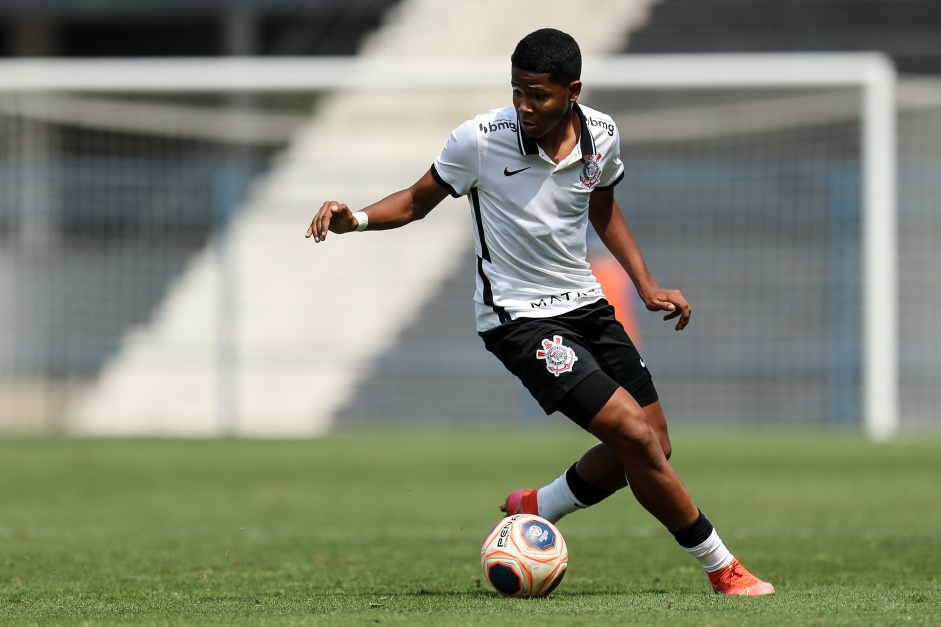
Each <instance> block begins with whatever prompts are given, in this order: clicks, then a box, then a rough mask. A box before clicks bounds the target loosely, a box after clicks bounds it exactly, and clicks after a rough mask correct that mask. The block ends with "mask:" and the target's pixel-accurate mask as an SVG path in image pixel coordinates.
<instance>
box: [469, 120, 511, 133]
mask: <svg viewBox="0 0 941 627" xmlns="http://www.w3.org/2000/svg"><path fill="white" fill-rule="evenodd" d="M477 127H478V128H479V129H480V132H481V133H483V134H484V135H486V134H487V133H496V132H497V131H506V130H510V131H513V132H514V133H515V132H516V122H514V121H511V120H494V121H493V122H488V123H486V124H484V123H483V122H481V123H480V124H478V125H477Z"/></svg>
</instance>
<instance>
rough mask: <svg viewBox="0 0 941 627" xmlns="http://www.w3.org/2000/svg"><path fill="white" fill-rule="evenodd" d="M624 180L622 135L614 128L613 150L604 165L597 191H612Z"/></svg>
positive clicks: (609, 152)
mask: <svg viewBox="0 0 941 627" xmlns="http://www.w3.org/2000/svg"><path fill="white" fill-rule="evenodd" d="M622 178H624V163H622V162H621V133H620V132H619V131H618V130H617V127H614V135H613V137H612V143H611V149H610V150H609V151H608V157H607V158H606V159H605V160H604V162H603V163H602V171H601V180H599V181H598V185H597V186H596V187H595V189H611V188H612V187H614V186H615V185H617V184H618V183H620V182H621V179H622Z"/></svg>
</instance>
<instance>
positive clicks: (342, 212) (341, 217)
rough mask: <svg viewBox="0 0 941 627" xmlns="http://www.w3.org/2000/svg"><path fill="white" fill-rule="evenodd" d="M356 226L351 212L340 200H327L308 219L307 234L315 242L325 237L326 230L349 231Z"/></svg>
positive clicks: (335, 231)
mask: <svg viewBox="0 0 941 627" xmlns="http://www.w3.org/2000/svg"><path fill="white" fill-rule="evenodd" d="M356 227H357V224H356V220H355V219H354V218H353V212H352V211H351V210H350V208H349V207H347V206H346V205H345V204H343V203H342V202H337V201H336V200H328V201H327V202H325V203H324V204H323V206H322V207H320V211H318V212H317V215H315V216H314V219H313V220H311V221H310V226H309V227H307V235H305V236H304V237H313V238H314V241H315V242H322V241H323V240H325V239H327V231H332V232H334V233H349V232H350V231H353V230H355V229H356Z"/></svg>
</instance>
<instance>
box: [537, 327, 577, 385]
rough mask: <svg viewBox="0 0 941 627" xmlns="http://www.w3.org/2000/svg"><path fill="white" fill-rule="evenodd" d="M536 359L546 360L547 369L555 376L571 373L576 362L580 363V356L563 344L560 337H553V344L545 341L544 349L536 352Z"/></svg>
mask: <svg viewBox="0 0 941 627" xmlns="http://www.w3.org/2000/svg"><path fill="white" fill-rule="evenodd" d="M536 358H537V359H545V360H546V368H547V369H548V370H549V372H551V373H552V374H554V375H555V376H559V375H560V374H562V373H563V372H571V371H572V367H573V366H574V365H575V362H576V361H578V355H576V354H575V351H574V350H572V349H571V348H569V347H568V346H566V345H565V344H563V343H562V336H560V335H555V336H553V337H552V341H551V342H550V341H549V340H543V341H542V348H541V349H539V350H537V351H536Z"/></svg>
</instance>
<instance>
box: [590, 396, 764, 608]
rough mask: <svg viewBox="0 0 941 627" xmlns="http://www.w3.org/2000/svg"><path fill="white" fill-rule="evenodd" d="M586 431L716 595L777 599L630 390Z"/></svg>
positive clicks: (613, 401) (607, 405)
mask: <svg viewBox="0 0 941 627" xmlns="http://www.w3.org/2000/svg"><path fill="white" fill-rule="evenodd" d="M586 428H587V430H588V431H589V433H591V434H592V435H594V436H595V437H597V438H598V439H599V440H601V442H603V443H604V444H606V445H607V447H608V448H609V449H610V450H611V451H613V452H614V453H615V455H617V457H618V459H619V460H620V461H621V464H622V465H623V468H624V474H625V475H626V477H627V480H628V482H629V484H630V488H631V491H632V492H633V493H634V497H635V498H636V499H637V501H638V502H639V503H640V504H641V505H642V506H643V507H644V508H645V509H646V510H647V511H649V512H650V513H651V514H653V516H654V517H655V518H656V519H657V520H658V521H660V523H661V524H662V525H663V526H664V527H666V528H667V530H668V531H670V532H671V533H672V534H673V537H674V538H675V539H676V541H677V542H678V543H679V544H680V546H682V547H683V548H684V549H685V550H686V551H687V552H688V553H689V554H690V555H692V556H693V557H695V558H696V559H697V560H698V561H699V563H700V565H702V567H703V569H705V570H706V572H707V573H708V574H709V579H710V581H711V582H712V586H713V589H715V591H716V592H718V593H721V594H734V595H751V596H758V595H765V594H773V593H774V586H772V585H771V584H769V583H767V582H764V581H761V580H760V579H758V578H757V577H755V576H754V575H752V574H751V573H749V572H748V571H747V570H746V569H745V567H744V566H742V565H741V563H740V562H739V561H738V560H736V559H735V557H734V556H733V555H732V554H731V552H729V550H728V548H726V546H725V544H724V543H723V542H722V539H721V538H720V537H719V535H718V533H717V532H716V530H715V528H714V527H713V526H712V523H710V522H709V520H708V519H707V518H706V517H705V516H704V515H703V514H702V512H701V511H699V508H697V507H696V505H695V503H693V500H692V498H690V496H689V493H688V492H687V491H686V487H685V486H684V485H683V482H682V481H681V480H680V477H679V476H678V475H677V474H676V471H675V470H674V469H673V467H672V466H671V465H670V462H669V461H668V460H667V458H666V455H664V453H663V449H662V448H661V446H660V442H659V440H658V438H657V434H656V433H655V431H654V429H653V427H652V426H651V425H650V423H649V421H648V419H647V416H646V415H645V413H644V411H643V409H642V408H641V407H640V405H638V404H637V401H635V400H634V398H633V397H632V396H631V395H630V394H628V393H627V391H626V390H624V389H623V388H618V389H617V390H616V391H615V393H614V394H613V395H612V396H611V398H610V399H609V400H608V402H607V403H605V405H604V407H602V409H601V410H600V411H599V412H598V413H597V414H596V415H595V417H594V418H593V419H592V420H591V421H590V422H589V423H588V424H587V427H586Z"/></svg>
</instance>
